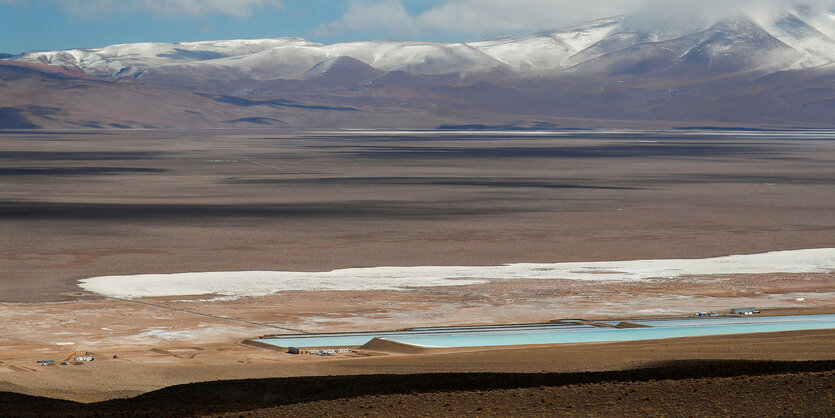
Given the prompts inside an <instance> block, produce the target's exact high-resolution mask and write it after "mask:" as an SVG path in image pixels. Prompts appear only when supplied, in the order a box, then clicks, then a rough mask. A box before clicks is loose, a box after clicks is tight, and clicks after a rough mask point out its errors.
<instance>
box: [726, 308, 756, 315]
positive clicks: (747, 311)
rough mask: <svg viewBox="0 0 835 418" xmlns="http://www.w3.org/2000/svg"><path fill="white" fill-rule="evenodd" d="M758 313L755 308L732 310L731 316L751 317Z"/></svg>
mask: <svg viewBox="0 0 835 418" xmlns="http://www.w3.org/2000/svg"><path fill="white" fill-rule="evenodd" d="M758 313H760V310H759V309H757V308H733V309H731V315H753V314H758Z"/></svg>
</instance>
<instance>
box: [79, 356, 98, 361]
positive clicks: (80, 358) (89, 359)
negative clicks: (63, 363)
mask: <svg viewBox="0 0 835 418" xmlns="http://www.w3.org/2000/svg"><path fill="white" fill-rule="evenodd" d="M93 360H94V359H93V358H92V357H88V356H84V357H76V358H75V361H93Z"/></svg>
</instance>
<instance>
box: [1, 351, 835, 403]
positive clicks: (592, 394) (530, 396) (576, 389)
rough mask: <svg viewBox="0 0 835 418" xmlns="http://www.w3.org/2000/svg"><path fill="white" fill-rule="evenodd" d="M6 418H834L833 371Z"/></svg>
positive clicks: (690, 367)
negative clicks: (248, 417)
mask: <svg viewBox="0 0 835 418" xmlns="http://www.w3.org/2000/svg"><path fill="white" fill-rule="evenodd" d="M0 408H2V411H3V414H4V415H9V416H105V415H106V416H113V415H119V416H139V415H141V416H183V415H207V414H222V413H234V414H235V415H238V414H240V413H241V412H253V413H255V414H257V415H270V416H275V415H281V416H324V415H333V414H344V415H349V416H362V415H375V416H391V415H403V416H416V415H426V414H432V415H492V414H496V413H498V414H500V415H505V416H507V415H587V414H592V415H609V414H627V415H647V414H650V415H679V416H681V415H692V416H704V415H736V416H752V415H753V416H758V415H795V416H797V415H801V416H831V415H832V414H833V413H835V361H806V362H773V361H769V362H763V361H686V362H669V363H664V364H656V365H652V366H649V367H647V368H640V369H634V370H623V371H609V372H587V373H540V374H530V373H450V374H415V375H364V376H363V375H361V376H329V377H297V378H277V379H259V380H236V381H217V382H205V383H195V384H188V385H179V386H173V387H169V388H165V389H161V390H158V391H154V392H150V393H147V394H144V395H140V396H138V397H135V398H131V399H117V400H111V401H106V402H101V403H95V404H80V403H74V402H69V401H62V400H55V399H48V398H38V397H31V396H26V395H20V394H14V393H2V394H0Z"/></svg>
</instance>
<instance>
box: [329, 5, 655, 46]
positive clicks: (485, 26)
mask: <svg viewBox="0 0 835 418" xmlns="http://www.w3.org/2000/svg"><path fill="white" fill-rule="evenodd" d="M403 1H404V0H356V1H352V2H351V3H349V6H348V11H347V12H346V13H345V14H344V15H343V16H342V17H340V18H339V19H337V20H335V21H333V22H329V23H325V24H323V25H321V26H319V27H318V28H317V29H316V34H317V35H319V36H331V35H337V34H342V33H346V32H372V33H376V32H383V33H385V34H387V35H390V36H399V37H416V36H427V35H429V36H430V37H431V36H432V35H438V34H439V33H445V34H467V35H487V34H495V33H509V32H520V31H524V32H527V31H536V30H540V29H547V28H556V27H560V26H564V25H567V24H571V23H575V22H578V21H583V20H591V19H596V18H600V17H603V16H612V15H617V14H621V13H626V12H630V11H633V10H635V9H636V8H637V6H638V5H640V4H643V2H644V1H645V0H593V1H589V2H587V3H590V4H587V5H584V6H578V5H577V1H576V0H510V1H508V0H450V1H436V2H434V3H439V4H437V5H435V6H434V7H430V8H429V9H427V10H425V11H423V12H421V13H412V14H410V13H408V12H407V11H406V8H405V7H404V4H403ZM407 1H408V0H407Z"/></svg>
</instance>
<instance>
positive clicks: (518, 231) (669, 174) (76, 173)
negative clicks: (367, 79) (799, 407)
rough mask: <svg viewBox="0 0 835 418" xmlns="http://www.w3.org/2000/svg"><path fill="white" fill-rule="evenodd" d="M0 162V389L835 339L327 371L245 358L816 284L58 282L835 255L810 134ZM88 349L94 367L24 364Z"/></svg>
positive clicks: (152, 134)
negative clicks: (266, 344)
mask: <svg viewBox="0 0 835 418" xmlns="http://www.w3.org/2000/svg"><path fill="white" fill-rule="evenodd" d="M0 163H2V164H0V233H2V237H3V238H2V240H0V266H2V270H0V319H2V322H0V331H1V332H2V335H3V336H4V338H3V339H2V340H0V390H4V391H12V392H19V393H28V394H33V395H43V396H51V397H57V398H63V399H73V400H80V401H98V400H104V399H110V398H114V397H126V396H132V395H136V394H140V393H143V392H146V391H149V390H154V389H158V388H161V387H165V386H169V385H173V384H179V383H188V382H198V381H203V380H215V379H237V378H261V377H276V376H306V375H332V374H369V373H420V372H452V371H458V372H461V371H463V372H468V371H513V372H520V371H527V372H539V371H543V370H544V371H590V370H612V369H621V368H629V367H638V366H641V365H645V364H648V363H652V362H654V361H664V360H676V359H679V360H680V359H760V360H831V359H833V350H832V342H833V333H832V331H831V330H830V331H804V332H795V333H777V334H761V335H749V336H724V337H702V338H691V339H676V340H664V341H654V342H632V343H608V344H592V345H589V344H583V345H563V346H553V347H525V348H519V349H513V350H506V349H479V350H472V349H470V350H442V351H439V352H428V353H420V354H412V355H404V354H399V353H396V352H393V351H388V352H373V351H367V352H365V353H363V354H362V355H352V356H342V357H337V358H333V359H321V358H314V357H298V356H295V357H294V356H291V355H289V354H286V353H279V352H275V351H269V350H263V349H259V348H254V347H250V346H244V345H241V344H240V342H241V341H242V340H243V339H245V338H249V337H254V336H257V335H260V334H263V333H279V332H292V330H299V331H307V332H311V331H314V332H315V331H339V330H360V329H395V328H402V327H406V326H417V325H433V324H434V325H451V324H473V323H509V322H526V321H547V320H551V319H556V318H561V317H584V318H586V319H595V318H630V317H635V316H651V315H653V313H651V312H656V313H655V315H658V314H663V313H664V312H691V311H694V310H700V309H699V308H700V307H704V306H705V303H707V301H714V302H713V303H714V305H710V306H708V307H709V308H710V309H720V308H723V309H724V308H730V307H736V305H737V304H740V305H748V303H749V302H750V303H756V304H757V305H758V306H762V304H765V305H768V306H770V307H772V308H781V307H782V308H786V309H789V312H801V313H802V312H806V313H822V312H832V309H833V307H835V300H833V294H835V277H833V274H831V273H830V274H825V273H818V274H793V275H788V274H771V275H735V276H729V277H692V278H686V279H678V280H663V279H659V280H649V281H646V282H642V283H633V284H628V283H627V284H617V283H593V282H583V283H575V282H570V281H550V282H549V281H527V280H520V281H496V282H493V283H489V284H485V285H478V286H470V287H465V288H457V287H449V288H426V289H416V290H413V291H405V292H282V293H280V294H277V295H273V296H270V297H266V298H243V299H237V300H226V301H223V300H222V301H211V300H209V299H211V298H212V295H201V296H195V297H186V298H155V299H149V300H139V301H126V300H112V299H105V298H102V297H100V296H97V295H92V294H88V293H85V292H81V291H80V289H79V288H78V287H77V285H76V284H77V280H79V279H83V278H87V277H92V276H100V275H119V274H139V273H171V272H187V271H218V270H295V271H322V270H329V269H335V268H344V267H363V266H381V265H497V264H503V263H513V262H560V261H598V260H599V261H603V260H627V259H653V258H701V257H711V256H721V255H728V254H744V253H759V252H765V251H774V250H789V249H804V248H821V247H833V246H835V211H833V210H832V209H833V206H832V202H835V187H833V186H835V184H833V183H835V143H833V142H832V141H829V140H821V139H817V138H814V137H813V135H811V134H810V136H809V137H803V136H800V137H794V138H786V139H781V138H775V137H768V136H748V135H733V134H727V135H726V136H715V135H680V134H667V133H619V134H601V133H596V134H591V133H577V134H571V135H550V136H549V135H542V136H530V135H514V134H512V133H508V134H503V135H502V136H491V135H489V134H478V133H469V134H452V133H450V134H444V135H436V134H429V133H424V134H413V135H405V134H404V135H398V134H391V135H386V134H373V135H370V134H359V133H355V134H345V133H340V134H331V133H326V132H285V131H272V130H261V131H257V130H253V131H241V132H228V131H202V132H194V131H96V132H34V131H33V132H7V133H3V134H0ZM800 295H802V296H803V298H798V296H800ZM798 299H804V300H798ZM798 309H800V310H798ZM70 342H71V344H70ZM87 351H90V352H93V353H94V354H95V355H96V356H97V358H98V359H97V360H96V361H95V362H93V363H90V364H85V365H84V366H69V367H67V366H55V367H32V366H33V365H34V364H35V363H34V362H35V360H38V359H41V358H43V357H50V358H52V357H55V358H56V359H58V358H59V357H60V359H63V358H65V357H66V358H70V357H72V356H74V355H77V354H83V353H84V352H87ZM394 351H396V350H394ZM113 355H118V357H119V358H118V359H112V358H111V357H112V356H113ZM108 358H109V359H108ZM100 360H104V361H100ZM827 376H828V375H827ZM826 378H827V379H828V378H829V377H826ZM313 410H314V409H311V411H313ZM285 412H291V411H289V410H288V411H285ZM292 412H293V413H297V412H298V411H292Z"/></svg>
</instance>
